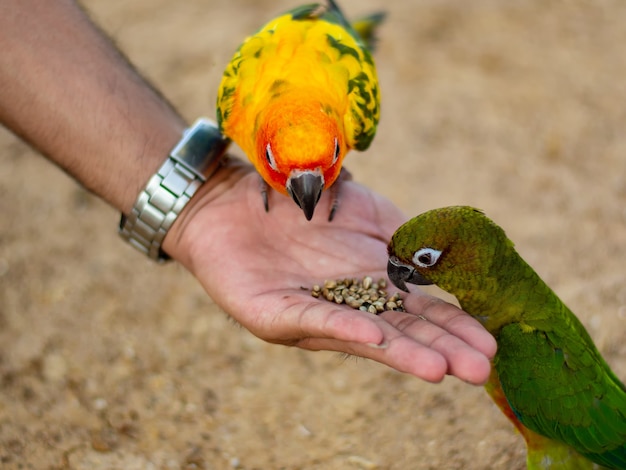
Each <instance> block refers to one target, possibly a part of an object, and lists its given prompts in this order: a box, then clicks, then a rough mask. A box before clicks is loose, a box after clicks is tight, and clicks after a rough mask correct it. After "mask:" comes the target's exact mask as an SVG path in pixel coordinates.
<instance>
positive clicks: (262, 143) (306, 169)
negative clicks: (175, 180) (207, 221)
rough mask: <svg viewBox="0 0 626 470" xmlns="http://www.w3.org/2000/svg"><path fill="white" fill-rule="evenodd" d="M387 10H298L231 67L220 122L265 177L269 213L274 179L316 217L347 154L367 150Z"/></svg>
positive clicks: (249, 43) (253, 40)
mask: <svg viewBox="0 0 626 470" xmlns="http://www.w3.org/2000/svg"><path fill="white" fill-rule="evenodd" d="M383 16H384V15H383V14H380V13H379V14H375V15H371V16H369V17H367V18H364V19H363V20H361V21H359V22H356V23H355V24H353V25H350V23H348V21H347V20H346V18H345V17H344V15H343V14H342V12H341V11H340V9H339V7H338V6H337V4H336V3H335V2H334V1H332V0H329V1H328V5H319V4H311V5H305V6H302V7H299V8H295V9H293V10H291V11H289V12H287V13H285V14H283V15H282V16H279V17H278V18H275V19H273V20H272V21H270V22H269V23H267V24H266V25H265V26H263V28H261V29H260V30H259V31H258V32H257V33H255V34H254V35H252V36H250V37H248V38H247V39H246V40H245V41H244V42H243V44H241V46H240V47H239V49H238V50H237V52H236V53H235V55H234V57H233V58H232V60H231V61H230V63H229V64H228V66H227V67H226V70H225V72H224V76H223V78H222V82H221V84H220V87H219V91H218V97H217V120H218V123H219V126H220V129H221V131H222V133H223V134H224V135H226V136H227V137H228V138H230V139H232V140H233V141H235V142H236V143H237V144H238V145H239V146H240V147H241V148H242V150H243V151H244V152H245V153H246V155H247V156H248V158H249V159H250V161H251V162H252V164H253V165H254V166H255V168H256V170H257V172H258V173H259V174H260V175H261V177H262V178H263V180H264V184H263V189H262V193H263V200H264V204H265V209H266V210H268V207H269V206H268V201H267V185H269V186H270V187H272V188H273V189H275V190H276V191H278V192H280V193H283V194H286V195H290V196H291V197H292V198H293V200H294V201H295V202H296V204H298V206H300V208H301V209H302V210H303V211H304V215H305V216H306V218H307V219H308V220H310V219H311V218H312V217H313V212H314V210H315V206H316V205H317V202H318V201H319V198H320V196H321V194H322V191H323V190H324V189H327V188H330V187H331V186H332V185H333V183H335V181H336V180H337V178H338V176H339V174H340V171H341V168H342V163H343V159H344V157H345V155H346V152H348V150H350V149H356V150H365V149H367V148H368V147H369V145H370V143H371V142H372V139H373V138H374V134H375V133H376V126H377V124H378V119H379V115H380V92H379V87H378V79H377V76H376V69H375V66H374V61H373V59H372V55H371V47H372V44H373V42H374V29H375V27H376V26H377V25H378V24H379V23H380V22H381V21H382V19H383ZM335 196H337V195H336V194H335ZM337 201H338V199H337V197H333V205H332V207H331V211H330V216H329V220H331V219H332V217H333V215H334V211H335V209H336V204H337Z"/></svg>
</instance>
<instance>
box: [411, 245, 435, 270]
mask: <svg viewBox="0 0 626 470" xmlns="http://www.w3.org/2000/svg"><path fill="white" fill-rule="evenodd" d="M440 256H441V251H440V250H435V249H434V248H421V249H419V250H417V251H416V252H415V254H414V255H413V262H414V263H415V264H416V265H417V266H419V267H420V268H430V267H431V266H434V265H435V264H437V261H439V257H440Z"/></svg>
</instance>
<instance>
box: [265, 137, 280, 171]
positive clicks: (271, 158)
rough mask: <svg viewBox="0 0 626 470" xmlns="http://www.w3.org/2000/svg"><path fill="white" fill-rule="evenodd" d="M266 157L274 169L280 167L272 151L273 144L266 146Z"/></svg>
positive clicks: (276, 169)
mask: <svg viewBox="0 0 626 470" xmlns="http://www.w3.org/2000/svg"><path fill="white" fill-rule="evenodd" d="M265 159H266V160H267V163H269V165H270V167H271V168H272V170H274V171H278V167H277V166H276V159H275V158H274V152H272V146H271V145H270V144H269V142H268V144H267V145H266V146H265Z"/></svg>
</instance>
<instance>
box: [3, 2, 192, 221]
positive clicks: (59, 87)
mask: <svg viewBox="0 0 626 470" xmlns="http://www.w3.org/2000/svg"><path fill="white" fill-rule="evenodd" d="M0 50H2V51H3V52H2V54H0V121H1V122H2V123H4V124H5V125H6V126H7V127H8V128H10V129H11V130H13V132H15V133H16V134H18V135H19V136H21V137H22V138H24V139H25V140H26V141H28V142H29V143H30V144H31V145H33V146H34V147H36V148H37V149H38V150H39V151H41V152H42V153H43V154H45V155H46V156H48V157H49V158H50V159H52V160H53V161H55V162H56V163H57V164H58V165H59V166H61V167H62V168H64V169H65V170H66V171H67V172H68V173H70V174H72V175H73V176H74V177H75V178H76V179H78V180H79V181H80V182H81V183H82V184H83V185H85V186H86V187H87V188H89V189H90V190H92V191H94V192H95V193H96V194H98V195H100V196H101V197H103V198H104V199H106V200H107V201H108V202H109V203H111V204H112V205H113V206H115V207H117V208H118V209H120V210H121V211H124V212H128V210H129V209H130V208H131V207H132V205H133V203H134V202H135V199H136V197H137V194H138V193H139V191H140V190H141V188H142V187H143V186H144V185H145V183H146V181H147V180H148V178H149V177H150V175H151V174H152V173H154V171H155V170H156V169H157V168H158V166H159V165H160V164H161V163H162V162H163V160H164V159H165V156H166V155H167V154H168V152H169V150H170V149H171V148H172V147H173V146H174V144H175V143H176V141H177V140H178V139H180V136H181V133H182V131H183V129H184V127H185V123H184V121H183V120H182V118H181V117H180V116H179V115H178V114H177V113H176V112H175V111H174V110H173V109H172V108H171V107H170V105H169V104H168V103H167V101H165V100H164V99H163V98H162V97H161V96H160V95H159V94H158V93H157V92H155V91H154V90H153V89H152V87H150V86H149V85H148V84H147V83H146V82H145V81H144V80H143V79H142V78H141V77H140V76H139V75H138V74H137V72H136V71H135V70H134V69H133V68H132V66H130V65H129V64H128V62H127V61H126V59H125V58H124V57H123V56H122V55H121V54H120V53H119V52H118V51H117V49H116V48H115V47H114V46H113V45H112V44H111V43H110V42H109V40H108V39H107V38H106V37H105V36H104V35H103V34H101V33H100V31H99V30H98V29H97V28H96V27H95V26H94V25H93V24H92V23H91V21H89V19H88V18H87V16H86V15H85V14H84V13H83V12H82V11H81V9H80V8H79V7H78V6H77V5H76V3H75V2H74V1H71V0H55V1H52V2H48V1H43V2H42V1H36V0H5V1H3V2H2V3H1V4H0Z"/></svg>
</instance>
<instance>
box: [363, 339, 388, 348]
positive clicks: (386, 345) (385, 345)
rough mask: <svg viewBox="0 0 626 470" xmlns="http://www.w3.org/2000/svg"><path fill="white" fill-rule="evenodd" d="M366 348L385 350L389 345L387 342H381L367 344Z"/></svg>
mask: <svg viewBox="0 0 626 470" xmlns="http://www.w3.org/2000/svg"><path fill="white" fill-rule="evenodd" d="M367 346H369V347H370V348H374V349H387V348H388V347H389V343H388V342H387V341H383V342H382V343H380V344H376V343H367Z"/></svg>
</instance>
